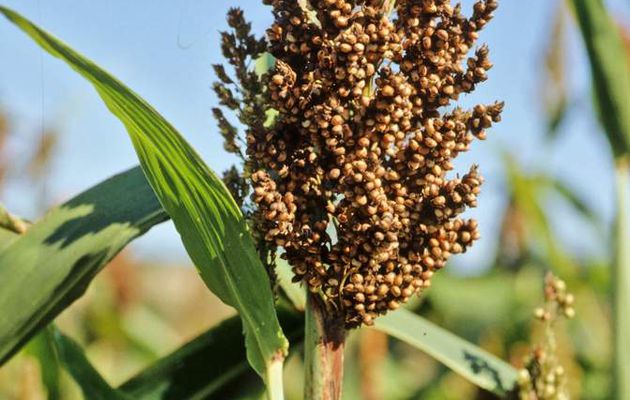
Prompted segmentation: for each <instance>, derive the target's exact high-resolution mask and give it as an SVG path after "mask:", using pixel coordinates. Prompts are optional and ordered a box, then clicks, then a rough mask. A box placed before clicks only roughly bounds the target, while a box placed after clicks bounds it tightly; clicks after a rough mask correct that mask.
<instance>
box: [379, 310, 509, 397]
mask: <svg viewBox="0 0 630 400" xmlns="http://www.w3.org/2000/svg"><path fill="white" fill-rule="evenodd" d="M374 326H375V328H376V329H378V330H380V331H382V332H385V333H387V334H389V335H391V336H393V337H395V338H397V339H399V340H402V341H404V342H406V343H408V344H410V345H411V346H414V347H416V348H417V349H419V350H421V351H423V352H425V353H427V354H428V355H430V356H431V357H433V358H435V359H436V360H438V361H440V362H441V363H442V364H444V365H446V366H447V367H449V368H450V369H452V370H453V371H455V372H456V373H458V374H459V375H461V376H462V377H464V378H466V379H468V380H469V381H470V382H472V383H474V384H475V385H477V386H479V387H480V388H483V389H486V390H489V391H491V392H493V393H495V394H497V395H500V396H501V395H505V394H506V393H508V392H510V391H511V390H512V389H513V388H514V385H515V383H516V376H517V371H516V369H514V368H513V367H512V366H511V365H509V364H507V363H506V362H505V361H502V360H500V359H499V358H497V357H495V356H493V355H492V354H489V353H488V352H486V351H484V350H482V349H480V348H479V347H477V346H475V345H474V344H471V343H469V342H467V341H465V340H463V339H461V338H459V337H457V336H456V335H454V334H453V333H451V332H449V331H447V330H445V329H443V328H440V327H438V326H436V325H434V324H433V323H431V322H429V321H427V320H425V319H424V318H422V317H420V316H418V315H415V314H413V313H412V312H410V311H408V310H404V309H403V310H397V311H396V312H391V313H389V314H387V315H385V316H383V317H379V318H377V319H376V321H375V325H374Z"/></svg>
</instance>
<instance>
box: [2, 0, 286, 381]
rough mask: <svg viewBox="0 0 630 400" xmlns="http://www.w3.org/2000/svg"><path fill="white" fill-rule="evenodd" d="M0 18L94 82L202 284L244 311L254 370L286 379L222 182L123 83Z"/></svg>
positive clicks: (274, 327)
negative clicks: (127, 138) (124, 131)
mask: <svg viewBox="0 0 630 400" xmlns="http://www.w3.org/2000/svg"><path fill="white" fill-rule="evenodd" d="M0 11H1V12H2V13H3V14H4V15H5V16H6V17H7V18H8V19H9V20H10V21H11V22H13V23H14V24H16V25H17V26H18V27H19V28H20V29H22V30H23V31H24V32H25V33H26V34H28V35H29V36H30V37H31V38H32V39H33V40H34V41H35V42H37V43H38V44H39V45H40V46H41V47H42V48H44V49H45V50H46V51H48V52H49V53H50V54H51V55H53V56H55V57H58V58H60V59H62V60H63V61H65V62H66V63H67V64H68V65H69V66H70V67H72V68H73V69H74V70H75V71H76V72H78V73H79V74H80V75H82V76H83V77H84V78H86V79H87V80H88V81H89V82H91V83H92V84H93V85H94V87H95V89H96V90H97V91H98V93H99V95H100V96H101V98H102V99H103V101H104V103H105V104H106V105H107V107H108V108H109V109H110V111H111V112H112V113H113V114H114V115H115V116H116V117H118V119H120V121H121V122H122V123H123V124H124V125H125V127H126V128H127V132H128V134H129V136H130V138H131V140H132V142H133V145H134V147H135V149H136V152H137V154H138V158H139V159H140V164H141V166H142V168H143V170H144V172H145V175H146V177H147V180H148V181H149V184H150V185H151V187H152V188H153V190H154V191H155V193H156V194H157V197H158V199H159V200H160V202H161V204H162V205H163V207H164V208H165V209H166V211H167V212H168V214H169V215H170V217H171V218H172V219H173V222H174V223H175V226H176V228H177V230H178V231H179V233H180V235H181V237H182V241H183V243H184V246H185V247H186V250H187V251H188V254H189V255H190V257H191V259H192V261H193V262H194V264H195V265H196V266H197V268H198V270H199V273H200V275H201V277H202V278H203V280H204V282H205V283H206V285H207V286H208V287H209V288H210V289H211V290H212V291H213V292H214V293H215V294H216V295H217V296H218V297H219V298H221V300H223V301H224V302H225V303H226V304H228V305H231V306H233V307H235V308H236V309H237V310H238V312H239V315H240V316H241V318H242V320H243V327H244V331H245V337H246V345H247V349H248V359H249V361H250V363H251V365H252V366H253V368H254V369H255V370H256V371H257V372H258V373H259V374H261V375H262V376H263V377H265V379H267V380H268V381H271V380H275V379H278V378H280V379H281V369H280V368H281V365H282V360H283V359H284V355H285V354H286V352H287V347H288V343H287V340H286V338H285V337H284V335H283V333H282V330H281V328H280V325H279V323H278V318H277V315H276V313H275V309H274V303H273V294H272V291H271V287H270V285H269V283H268V278H267V274H266V272H265V269H264V267H263V265H262V263H261V262H260V260H259V259H258V255H257V253H256V250H255V248H254V243H253V240H252V239H251V236H250V234H249V232H248V228H247V224H246V222H245V220H244V218H243V216H242V214H241V212H240V210H239V208H238V206H237V204H236V202H235V201H234V199H233V198H232V197H231V196H230V194H229V192H228V190H227V189H226V187H225V185H224V184H223V183H222V182H221V179H219V178H218V177H217V176H216V175H215V174H214V173H213V172H212V171H211V170H210V169H209V168H208V167H207V166H206V165H205V164H204V162H203V161H202V160H201V158H200V157H199V156H198V155H197V153H196V152H195V151H194V150H193V149H192V148H191V147H190V145H188V143H187V142H186V141H185V140H184V139H183V138H182V137H181V135H180V134H179V133H178V132H177V131H176V130H175V128H173V127H172V126H171V125H170V124H169V123H168V122H167V121H166V120H165V119H164V118H163V117H162V116H161V115H160V114H159V113H158V112H157V111H155V110H154V109H153V108H152V107H151V106H150V105H148V104H147V103H146V102H145V101H144V100H142V99H141V98H140V97H139V96H138V95H136V94H135V93H134V92H132V91H131V90H130V89H128V88H127V87H126V86H124V85H123V84H122V83H121V82H119V81H118V80H116V79H115V78H113V77H112V76H111V75H109V74H108V73H107V72H105V71H104V70H102V69H101V68H99V67H98V66H97V65H96V64H94V63H93V62H91V61H89V60H88V59H86V58H85V57H83V56H81V55H80V54H78V53H77V52H75V51H74V50H72V49H71V48H69V47H68V46H66V45H65V44H64V43H62V42H61V41H59V40H58V39H56V38H54V37H53V36H51V35H50V34H48V33H46V32H44V31H43V30H41V29H40V28H38V27H36V26H35V25H33V24H32V23H31V22H30V21H28V20H26V19H25V18H23V17H22V16H20V15H18V14H17V13H15V12H13V11H11V10H9V9H7V8H3V7H0ZM278 365H279V366H280V368H279V367H278ZM271 372H273V374H272V373H271ZM268 383H269V382H268ZM271 386H272V387H273V388H277V387H278V385H277V384H275V385H271Z"/></svg>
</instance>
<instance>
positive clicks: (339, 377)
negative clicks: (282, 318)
mask: <svg viewBox="0 0 630 400" xmlns="http://www.w3.org/2000/svg"><path fill="white" fill-rule="evenodd" d="M304 329H305V339H304V345H305V348H304V364H305V375H306V376H305V384H304V398H305V399H306V400H339V399H341V385H342V381H343V350H344V342H345V328H344V324H343V319H341V318H331V317H330V315H329V313H327V312H326V309H325V307H324V305H323V304H322V302H321V299H318V298H317V297H315V296H313V295H309V296H308V300H307V304H306V324H305V328H304Z"/></svg>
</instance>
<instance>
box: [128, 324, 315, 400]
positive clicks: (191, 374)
mask: <svg viewBox="0 0 630 400" xmlns="http://www.w3.org/2000/svg"><path fill="white" fill-rule="evenodd" d="M279 317H280V321H281V323H282V328H283V329H284V331H285V332H287V334H288V335H289V339H290V340H291V341H292V342H298V341H300V340H301V339H302V335H303V333H304V332H303V329H302V326H303V318H302V317H301V316H300V315H297V314H295V313H288V312H280V313H279ZM241 331H242V324H241V321H240V320H239V318H238V317H233V318H229V319H227V320H225V321H224V322H222V323H221V324H219V325H217V326H215V327H212V328H211V329H210V330H208V331H207V332H205V333H203V334H202V335H200V336H198V337H197V338H195V339H193V340H192V341H191V342H189V343H187V344H185V345H184V346H182V347H180V348H179V349H177V350H176V351H174V352H173V353H171V354H170V355H168V356H166V357H164V358H162V359H160V360H158V361H157V362H156V363H155V364H153V365H151V366H150V367H149V368H147V369H146V370H144V371H142V372H141V373H140V374H138V375H137V376H135V377H133V378H132V379H130V380H129V381H127V382H125V383H124V384H123V385H122V386H120V387H119V390H121V391H123V392H125V393H127V394H128V395H129V396H131V397H132V398H134V399H139V400H157V399H160V400H187V399H202V398H203V399H205V400H210V399H227V398H230V399H232V398H241V397H242V395H243V394H244V393H261V392H262V391H263V390H264V386H263V384H262V381H261V380H260V378H259V377H258V376H257V375H256V373H255V372H254V371H253V370H252V369H251V368H250V367H249V365H248V363H247V359H246V354H245V346H243V341H242V340H241V338H240V335H241Z"/></svg>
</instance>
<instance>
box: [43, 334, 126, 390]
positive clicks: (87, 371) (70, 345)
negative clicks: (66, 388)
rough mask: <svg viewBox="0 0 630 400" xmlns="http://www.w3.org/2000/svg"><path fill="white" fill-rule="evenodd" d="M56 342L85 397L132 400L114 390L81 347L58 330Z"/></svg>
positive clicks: (67, 368) (62, 359)
mask: <svg viewBox="0 0 630 400" xmlns="http://www.w3.org/2000/svg"><path fill="white" fill-rule="evenodd" d="M53 337H54V342H55V346H56V347H57V351H58V353H59V358H60V360H61V363H62V364H63V366H64V368H65V369H66V370H67V371H68V372H69V373H70V375H72V378H73V379H74V381H75V382H76V383H77V384H78V385H79V387H80V388H81V391H82V392H83V396H84V397H85V398H86V399H90V400H131V399H132V398H131V397H128V396H127V395H125V394H124V393H122V392H119V391H117V390H116V389H114V388H112V387H111V386H110V385H109V384H108V383H107V382H106V381H105V379H103V377H102V376H101V375H100V374H99V373H98V371H97V370H96V369H95V368H94V367H93V366H92V364H90V361H89V360H88V359H87V357H86V356H85V354H84V353H83V349H82V348H81V346H80V345H79V344H78V343H77V342H75V341H74V340H72V339H71V338H69V337H68V336H65V335H64V334H62V333H61V332H59V331H58V330H55V332H54V335H53Z"/></svg>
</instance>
